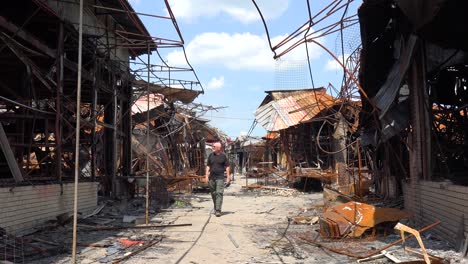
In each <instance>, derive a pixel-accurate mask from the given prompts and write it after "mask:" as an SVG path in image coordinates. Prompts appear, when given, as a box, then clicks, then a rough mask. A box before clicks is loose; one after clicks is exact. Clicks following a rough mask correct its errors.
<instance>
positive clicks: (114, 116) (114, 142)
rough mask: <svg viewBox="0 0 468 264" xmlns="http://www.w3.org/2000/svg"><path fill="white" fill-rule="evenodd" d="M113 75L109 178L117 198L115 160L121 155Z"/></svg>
mask: <svg viewBox="0 0 468 264" xmlns="http://www.w3.org/2000/svg"><path fill="white" fill-rule="evenodd" d="M115 77H116V76H115V75H114V74H112V75H111V82H112V98H111V100H112V104H111V107H112V117H111V118H112V119H111V120H110V121H111V122H112V123H111V125H112V126H113V127H114V128H113V129H112V132H111V137H112V141H111V144H112V150H113V153H112V155H111V162H112V163H111V166H112V169H111V174H112V175H111V178H112V196H113V197H114V198H116V197H118V196H119V195H120V190H119V189H118V188H119V184H118V183H117V173H118V168H117V160H118V155H119V154H121V153H120V151H119V150H118V149H117V130H118V127H117V114H118V105H117V104H118V101H117V98H118V92H119V91H118V89H117V87H116V85H115Z"/></svg>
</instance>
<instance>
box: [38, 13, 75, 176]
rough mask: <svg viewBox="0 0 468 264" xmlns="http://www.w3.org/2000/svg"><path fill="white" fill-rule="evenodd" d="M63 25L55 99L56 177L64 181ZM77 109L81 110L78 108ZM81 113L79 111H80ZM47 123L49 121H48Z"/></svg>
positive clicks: (60, 31) (59, 42) (60, 32)
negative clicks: (62, 119) (62, 120)
mask: <svg viewBox="0 0 468 264" xmlns="http://www.w3.org/2000/svg"><path fill="white" fill-rule="evenodd" d="M63 35H64V33H63V23H62V22H60V25H59V34H58V40H57V64H56V68H57V95H56V98H55V144H56V148H55V175H56V177H57V179H59V181H61V180H62V122H61V116H62V104H61V101H62V100H61V95H62V94H63V47H64V36H63ZM77 109H79V108H78V107H77ZM78 111H79V110H78ZM46 122H47V121H46Z"/></svg>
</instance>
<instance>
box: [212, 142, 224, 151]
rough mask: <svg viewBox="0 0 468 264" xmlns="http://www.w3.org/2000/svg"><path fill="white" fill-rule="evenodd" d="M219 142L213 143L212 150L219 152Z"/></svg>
mask: <svg viewBox="0 0 468 264" xmlns="http://www.w3.org/2000/svg"><path fill="white" fill-rule="evenodd" d="M221 147H222V146H221V143H220V142H216V143H214V144H213V151H214V152H215V153H216V154H219V153H220V152H221Z"/></svg>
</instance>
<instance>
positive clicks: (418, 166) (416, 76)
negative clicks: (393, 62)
mask: <svg viewBox="0 0 468 264" xmlns="http://www.w3.org/2000/svg"><path fill="white" fill-rule="evenodd" d="M423 56H424V53H423V48H422V46H421V45H419V46H418V49H416V54H415V55H414V59H413V63H412V65H411V69H410V72H409V76H408V79H409V87H410V100H411V101H410V102H411V148H410V178H411V183H412V184H414V183H416V182H417V181H418V180H421V179H422V180H430V179H431V173H432V170H431V164H430V162H431V128H430V119H429V109H430V108H429V109H428V106H429V100H428V95H427V89H426V74H425V67H424V57H423Z"/></svg>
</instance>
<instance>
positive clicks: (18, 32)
mask: <svg viewBox="0 0 468 264" xmlns="http://www.w3.org/2000/svg"><path fill="white" fill-rule="evenodd" d="M0 26H2V27H3V28H4V29H6V30H8V31H10V32H11V33H13V34H15V35H14V36H18V37H20V38H22V39H23V40H25V41H27V42H28V43H30V44H31V45H32V46H33V47H35V48H36V49H38V50H40V51H41V52H43V53H45V54H47V55H48V56H50V57H53V58H55V55H56V52H55V51H54V50H52V49H50V48H49V47H48V46H47V45H46V44H44V43H42V42H41V41H39V40H38V39H36V38H35V37H33V36H32V35H31V34H29V32H27V31H26V30H25V29H22V28H20V27H18V26H17V25H15V24H13V23H11V22H9V21H8V20H6V18H5V17H3V16H0Z"/></svg>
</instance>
